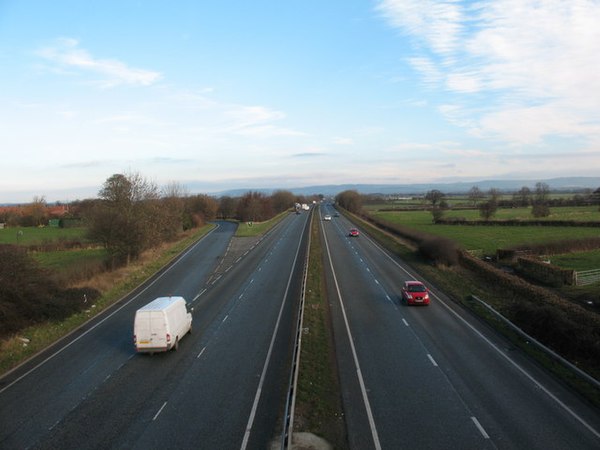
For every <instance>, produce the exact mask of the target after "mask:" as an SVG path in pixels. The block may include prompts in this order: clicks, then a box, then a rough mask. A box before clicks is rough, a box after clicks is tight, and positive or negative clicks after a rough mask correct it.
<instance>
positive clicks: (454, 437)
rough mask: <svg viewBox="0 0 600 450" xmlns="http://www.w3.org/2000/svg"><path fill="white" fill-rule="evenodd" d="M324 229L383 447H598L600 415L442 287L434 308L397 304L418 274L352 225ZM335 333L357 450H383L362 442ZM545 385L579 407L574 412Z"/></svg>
mask: <svg viewBox="0 0 600 450" xmlns="http://www.w3.org/2000/svg"><path fill="white" fill-rule="evenodd" d="M327 212H330V211H327ZM321 223H322V228H323V232H324V235H325V237H326V241H327V242H328V245H329V248H330V251H329V254H330V255H331V260H332V261H331V263H330V264H331V265H332V267H333V270H330V271H329V277H330V279H331V277H332V276H333V275H332V272H335V274H336V277H337V279H338V283H339V285H340V286H342V288H341V297H342V301H343V305H344V308H345V310H346V314H347V316H348V321H349V323H350V330H351V333H352V338H353V340H354V343H355V346H356V349H357V354H358V356H359V363H360V367H361V372H362V375H363V377H364V383H365V385H366V388H367V391H368V398H369V400H370V404H371V408H372V410H373V417H374V423H375V427H376V430H377V434H378V438H379V440H380V442H381V448H439V446H440V443H441V442H443V443H444V447H446V446H447V447H456V448H544V449H547V448H597V446H598V444H599V442H600V441H599V440H598V437H597V435H596V434H595V433H597V430H598V429H600V427H599V426H598V424H599V420H598V414H597V411H595V410H593V409H590V408H589V407H588V406H587V405H586V404H585V403H583V402H581V401H580V399H579V398H577V397H576V396H574V395H572V394H571V393H570V392H568V391H566V390H565V389H564V388H563V387H562V386H560V385H559V383H557V382H556V381H554V380H553V379H552V378H551V377H550V376H548V375H547V374H545V373H544V372H543V371H541V370H540V369H539V368H538V367H537V366H536V365H535V364H532V363H531V362H530V361H529V360H528V359H527V358H526V357H524V356H523V355H521V354H520V352H518V351H516V350H515V349H513V348H512V347H511V346H510V345H509V344H507V343H506V342H505V341H504V340H503V339H502V338H501V337H499V336H497V335H496V334H495V333H494V332H493V331H492V330H489V329H488V328H487V327H486V326H485V325H482V324H481V323H480V322H479V321H478V320H475V319H473V318H472V317H470V315H469V314H466V313H465V312H464V311H462V310H461V309H460V308H458V307H456V305H453V304H452V303H451V302H450V301H449V300H448V299H446V298H445V297H444V296H443V295H442V294H441V293H439V292H437V291H436V290H435V289H434V300H433V301H432V305H431V306H429V307H405V306H402V305H400V303H399V299H400V286H401V284H402V282H403V281H404V280H407V279H413V278H415V277H414V275H412V274H410V270H408V271H407V269H406V268H405V267H403V265H402V262H401V261H397V260H396V259H395V258H391V257H390V256H389V255H387V254H386V253H385V252H383V251H382V250H381V249H379V248H378V247H377V246H376V245H374V243H373V242H372V241H370V239H368V236H366V235H361V236H360V237H359V238H349V237H347V231H348V229H349V227H350V224H349V222H347V221H346V219H344V218H339V219H336V220H334V221H332V222H321ZM330 284H331V283H329V282H328V285H330ZM329 292H330V296H331V297H330V298H332V299H335V300H334V301H332V303H333V304H332V308H333V311H334V313H335V314H336V315H341V309H342V306H341V302H340V300H339V299H338V298H337V293H335V292H333V291H332V290H331V289H330V291H329ZM442 302H443V303H442ZM446 305H447V306H446ZM337 322H341V319H339V320H335V321H334V324H335V323H337ZM335 334H336V342H337V341H338V340H339V342H340V345H339V346H338V354H339V353H342V354H341V355H339V357H340V359H342V362H340V367H341V368H342V370H343V372H342V374H341V377H342V382H344V380H345V381H346V382H348V383H349V384H348V385H349V386H350V389H349V392H345V390H344V394H345V398H344V400H345V408H346V409H347V410H348V409H349V410H350V414H348V413H347V414H346V415H347V420H349V425H348V428H349V439H350V442H351V445H352V448H361V449H362V448H378V447H377V445H376V443H375V442H374V441H373V439H371V440H370V442H364V436H365V434H367V435H368V433H367V431H368V428H367V426H368V425H367V422H366V420H365V415H366V412H364V410H365V406H364V402H361V401H360V398H359V396H358V395H357V394H353V392H354V391H355V389H356V384H357V383H356V381H355V380H354V378H356V376H355V373H356V369H353V365H352V364H348V363H347V361H343V358H344V354H345V353H346V352H349V350H347V347H348V344H347V341H348V338H347V336H346V335H345V334H347V333H346V332H345V330H344V329H343V327H341V326H340V325H339V324H338V325H336V328H335ZM507 348H508V349H509V350H505V349H507ZM507 354H508V357H507ZM507 358H509V359H507ZM523 367H524V368H526V369H523V370H524V371H522V370H521V368H523ZM525 373H526V374H527V375H525ZM534 380H535V381H534ZM542 387H543V389H542ZM544 389H547V390H548V392H558V393H559V394H557V395H558V397H560V398H563V399H568V400H566V403H567V404H569V405H576V408H573V409H576V410H577V416H574V415H573V414H571V412H569V411H567V410H565V409H564V408H563V407H562V406H561V405H560V404H559V403H557V402H556V401H555V400H554V399H553V398H552V397H551V396H549V395H548V393H547V392H545V391H544ZM357 411H358V412H357ZM354 419H356V425H355V424H353V423H352V421H353V420H354ZM579 419H582V420H579ZM585 424H587V425H591V429H592V430H590V429H589V428H588V427H587V426H586V425H585ZM355 430H358V431H357V434H358V436H353V435H352V434H353V432H354V431H355ZM367 445H368V446H367Z"/></svg>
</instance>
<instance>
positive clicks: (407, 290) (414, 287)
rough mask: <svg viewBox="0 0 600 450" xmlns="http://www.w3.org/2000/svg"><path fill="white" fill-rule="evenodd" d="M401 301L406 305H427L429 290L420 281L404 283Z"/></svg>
mask: <svg viewBox="0 0 600 450" xmlns="http://www.w3.org/2000/svg"><path fill="white" fill-rule="evenodd" d="M402 301H403V302H405V303H406V304H407V305H429V289H427V288H426V287H425V285H424V284H423V283H421V282H420V281H405V282H404V286H402Z"/></svg>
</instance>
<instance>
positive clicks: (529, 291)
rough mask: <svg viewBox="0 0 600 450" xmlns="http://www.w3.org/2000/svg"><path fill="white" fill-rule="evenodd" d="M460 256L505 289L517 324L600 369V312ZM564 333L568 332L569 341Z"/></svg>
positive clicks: (492, 283) (508, 309) (466, 264)
mask: <svg viewBox="0 0 600 450" xmlns="http://www.w3.org/2000/svg"><path fill="white" fill-rule="evenodd" d="M459 260H460V264H461V265H462V266H463V267H465V268H467V269H469V270H471V271H473V272H475V273H476V274H478V275H479V276H480V277H481V278H483V279H484V280H486V281H487V282H488V283H489V285H490V286H493V287H494V289H496V290H499V291H501V292H505V293H506V297H507V300H508V303H507V307H506V310H505V311H504V312H505V313H506V314H508V316H509V318H510V319H511V320H512V321H513V322H514V323H515V324H516V325H517V326H519V327H520V328H522V329H523V330H525V331H527V332H529V333H530V334H532V335H533V336H535V338H536V339H538V340H540V341H541V342H542V343H544V344H545V345H547V346H548V347H550V348H552V349H554V350H555V351H557V352H559V353H562V354H563V356H565V357H567V358H570V359H571V360H572V361H575V362H579V361H586V363H587V366H588V367H593V368H594V369H595V370H600V316H599V315H598V314H595V313H593V312H590V311H588V310H586V309H584V308H582V307H581V306H579V305H577V304H574V303H571V302H569V301H567V300H564V299H563V298H561V297H560V296H558V295H556V294H554V293H553V292H551V291H549V290H548V289H545V288H543V287H540V286H535V285H532V284H530V283H527V282H526V281H524V280H523V279H521V278H519V277H517V276H516V275H511V274H509V273H506V272H504V271H503V270H500V269H498V268H496V267H495V266H493V265H492V264H489V263H487V262H484V261H482V260H479V259H477V258H474V257H472V256H471V255H469V254H468V253H466V252H462V251H461V252H460V253H459ZM549 318H552V320H550V319H549ZM564 336H568V339H567V340H566V341H565V338H564Z"/></svg>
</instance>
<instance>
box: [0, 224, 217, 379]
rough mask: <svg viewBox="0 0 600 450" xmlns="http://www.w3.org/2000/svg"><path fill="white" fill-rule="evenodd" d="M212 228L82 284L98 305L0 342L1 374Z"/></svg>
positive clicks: (75, 326)
mask: <svg viewBox="0 0 600 450" xmlns="http://www.w3.org/2000/svg"><path fill="white" fill-rule="evenodd" d="M213 228H214V225H206V226H204V227H202V228H200V229H197V230H193V231H192V232H191V233H187V234H185V235H184V236H182V238H181V239H180V240H178V241H177V242H174V243H171V244H168V245H164V246H162V247H160V248H156V249H153V250H151V251H149V252H146V253H145V254H144V255H143V256H142V257H141V258H140V260H138V261H136V262H135V263H133V264H131V265H130V266H128V267H125V268H123V269H120V270H117V271H114V272H106V273H102V274H100V275H98V276H97V277H94V278H93V279H92V280H89V281H86V282H85V283H83V284H85V285H88V286H91V287H94V288H96V289H98V290H100V291H101V292H102V296H101V297H100V298H99V299H98V301H96V302H95V303H94V304H93V305H90V308H89V309H87V310H85V311H82V312H80V313H78V314H74V315H72V316H71V317H69V318H68V319H66V320H64V321H61V322H48V323H43V324H38V325H35V326H32V327H29V328H26V329H24V330H22V331H21V332H20V333H19V335H18V336H14V337H12V338H10V339H7V340H4V341H2V342H0V374H3V373H5V372H7V371H8V370H10V369H11V368H13V367H15V366H17V365H19V364H20V363H22V362H23V361H25V360H26V359H28V358H30V357H31V356H33V355H35V354H36V353H38V352H39V351H41V350H43V349H44V348H46V347H48V346H49V345H50V344H52V343H53V342H55V341H56V340H58V339H60V338H62V337H63V336H65V335H67V334H68V333H70V332H72V331H73V330H75V329H77V328H78V327H80V326H81V325H83V324H84V323H85V322H87V321H88V320H90V319H91V318H93V317H94V316H95V315H96V314H98V313H99V312H100V311H102V310H104V309H106V308H107V307H109V306H110V305H112V304H113V303H115V302H116V301H118V300H119V299H121V298H122V297H123V296H125V295H126V294H128V293H129V292H131V291H132V290H133V289H134V288H136V287H137V286H139V285H140V284H141V283H143V282H144V281H146V280H147V279H148V278H150V277H151V276H152V275H154V274H155V273H156V272H157V271H158V270H160V269H161V268H162V267H164V266H165V265H166V264H168V263H169V262H170V261H171V260H172V259H173V258H175V257H176V256H177V255H179V254H180V253H181V252H182V251H183V250H185V249H186V248H187V247H189V246H190V245H191V244H192V243H193V242H195V241H197V240H198V239H200V238H201V237H202V236H204V235H205V234H206V233H208V232H209V231H210V230H211V229H213ZM21 338H26V339H27V340H28V342H27V343H25V342H23V340H22V339H21Z"/></svg>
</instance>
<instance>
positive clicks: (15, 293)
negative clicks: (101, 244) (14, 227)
mask: <svg viewBox="0 0 600 450" xmlns="http://www.w3.org/2000/svg"><path fill="white" fill-rule="evenodd" d="M99 295H100V293H99V292H98V291H96V290H94V289H67V290H64V289H60V288H59V286H58V285H57V284H56V283H55V282H54V281H53V280H52V278H51V276H50V274H49V272H48V271H46V270H44V269H42V268H41V267H40V266H39V264H37V262H36V261H35V260H34V259H33V258H31V257H30V256H29V255H28V254H27V252H26V251H25V249H23V248H20V247H18V246H15V245H0V337H5V336H8V335H10V334H12V333H15V332H17V331H19V330H21V329H22V328H24V327H26V326H29V325H32V324H34V323H39V322H43V321H46V320H56V319H63V318H66V317H68V316H69V315H71V314H73V313H74V312H76V311H78V310H80V309H82V308H83V307H84V306H85V303H86V299H87V301H93V300H95V299H96V298H97V297H99Z"/></svg>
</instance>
